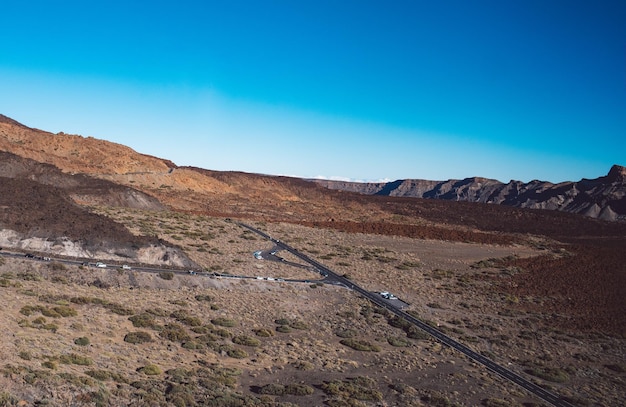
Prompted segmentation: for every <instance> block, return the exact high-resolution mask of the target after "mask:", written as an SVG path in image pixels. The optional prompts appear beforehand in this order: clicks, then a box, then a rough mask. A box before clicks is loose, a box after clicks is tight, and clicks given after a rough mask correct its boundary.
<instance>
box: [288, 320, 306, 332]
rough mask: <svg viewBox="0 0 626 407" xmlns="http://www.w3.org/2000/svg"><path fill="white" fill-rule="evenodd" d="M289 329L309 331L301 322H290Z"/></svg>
mask: <svg viewBox="0 0 626 407" xmlns="http://www.w3.org/2000/svg"><path fill="white" fill-rule="evenodd" d="M289 326H290V327H292V328H293V329H301V330H307V329H309V325H307V324H306V323H305V322H303V321H292V322H291V323H290V324H289Z"/></svg>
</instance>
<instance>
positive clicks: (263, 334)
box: [254, 328, 274, 338]
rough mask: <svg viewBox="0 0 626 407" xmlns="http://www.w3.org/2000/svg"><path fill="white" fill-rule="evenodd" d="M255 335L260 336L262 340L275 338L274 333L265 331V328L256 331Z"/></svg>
mask: <svg viewBox="0 0 626 407" xmlns="http://www.w3.org/2000/svg"><path fill="white" fill-rule="evenodd" d="M254 333H255V334H256V335H257V336H260V337H262V338H269V337H270V336H274V332H272V331H270V330H269V329H265V328H260V329H255V330H254Z"/></svg>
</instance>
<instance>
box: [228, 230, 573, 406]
mask: <svg viewBox="0 0 626 407" xmlns="http://www.w3.org/2000/svg"><path fill="white" fill-rule="evenodd" d="M238 224H239V225H240V226H242V227H244V228H246V229H248V230H250V231H252V232H254V233H257V234H258V235H260V236H262V237H264V238H266V239H268V240H270V241H272V242H273V243H274V244H275V245H276V247H278V248H280V249H282V250H286V251H288V252H290V253H292V254H293V255H294V256H296V257H298V258H299V259H301V260H303V261H305V262H306V263H308V264H310V265H312V266H313V267H314V268H315V270H316V271H317V272H319V273H320V274H321V275H322V276H324V277H325V280H324V281H325V282H329V283H332V284H337V285H341V286H344V287H346V288H348V289H350V290H353V291H356V292H357V293H359V294H360V295H361V296H363V297H364V298H366V299H368V300H370V301H371V302H373V303H374V304H376V305H378V306H380V307H382V308H385V309H387V310H389V311H390V312H392V313H394V314H395V315H397V316H399V317H401V318H404V319H405V320H407V321H408V322H410V323H412V324H414V325H415V326H417V327H418V328H420V329H422V330H423V331H425V332H426V333H428V334H429V335H431V336H433V337H434V338H435V339H437V340H438V341H439V342H441V343H442V344H444V345H447V346H449V347H451V348H453V349H456V350H457V351H459V352H461V353H463V354H464V355H466V356H467V357H469V358H470V359H472V360H473V361H475V362H477V363H480V364H481V365H483V366H485V367H486V368H487V369H489V370H491V371H492V372H494V373H496V374H498V375H500V376H502V377H504V378H505V379H507V380H509V381H511V382H513V383H515V384H517V385H518V386H520V387H522V388H523V389H525V390H527V391H528V392H529V393H532V394H534V395H535V396H537V397H539V398H540V399H542V400H543V401H546V402H548V403H550V404H552V405H553V406H556V407H574V406H573V405H572V404H570V403H568V402H567V401H566V400H564V399H563V398H562V397H560V396H558V395H556V394H554V393H551V392H549V391H547V390H546V389H544V388H543V387H541V386H539V385H537V384H535V383H533V382H531V381H530V380H528V379H525V378H524V377H522V376H521V375H519V374H517V373H515V372H513V371H512V370H509V369H507V368H505V367H504V366H502V365H499V364H497V363H496V362H494V361H492V360H491V359H489V358H487V357H485V356H483V355H481V354H480V353H478V352H475V351H473V350H472V349H470V348H469V347H468V346H466V345H463V344H462V343H460V342H458V341H456V340H454V339H452V338H450V337H449V336H447V335H446V334H444V333H443V332H441V331H439V330H438V329H436V328H433V327H432V326H430V325H428V324H426V323H425V322H423V321H420V320H419V319H417V318H415V317H414V316H412V315H411V314H408V313H406V312H404V311H402V310H401V309H399V308H397V307H394V306H393V305H391V304H389V303H388V302H386V301H384V299H383V298H382V297H381V296H380V295H379V294H375V293H372V292H370V291H367V290H365V289H364V288H362V287H359V286H358V285H356V284H355V283H354V282H353V281H351V280H349V279H347V278H345V277H343V276H341V275H339V274H337V273H335V272H334V271H332V270H331V269H329V268H328V267H326V266H324V265H323V264H321V263H319V262H317V261H316V260H314V259H311V258H310V257H308V256H306V255H305V254H302V253H300V252H299V251H298V250H296V249H294V248H293V247H291V246H289V245H287V244H285V243H283V242H281V241H280V240H278V239H274V238H272V237H271V236H270V235H268V234H266V233H264V232H262V231H260V230H258V229H256V228H254V227H252V226H249V225H246V224H244V223H238Z"/></svg>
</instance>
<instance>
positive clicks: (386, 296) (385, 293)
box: [380, 291, 398, 300]
mask: <svg viewBox="0 0 626 407" xmlns="http://www.w3.org/2000/svg"><path fill="white" fill-rule="evenodd" d="M380 296H381V297H383V298H384V299H386V300H397V299H398V297H396V296H395V295H393V294H391V293H390V292H388V291H382V292H380Z"/></svg>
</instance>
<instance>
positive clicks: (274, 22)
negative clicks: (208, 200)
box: [0, 0, 626, 182]
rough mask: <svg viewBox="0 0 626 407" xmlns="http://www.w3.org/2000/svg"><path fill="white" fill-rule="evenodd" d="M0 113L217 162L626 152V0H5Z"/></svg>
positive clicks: (452, 164) (305, 168)
mask: <svg viewBox="0 0 626 407" xmlns="http://www.w3.org/2000/svg"><path fill="white" fill-rule="evenodd" d="M0 40H1V44H2V48H1V50H0V113H2V114H4V115H6V116H9V117H11V118H13V119H15V120H18V121H20V122H22V123H23V124H25V125H28V126H31V127H37V128H40V129H43V130H48V131H52V132H60V131H63V132H66V133H72V134H81V135H84V136H93V137H96V138H101V139H106V140H110V141H114V142H118V143H122V144H125V145H128V146H130V147H132V148H133V149H135V150H137V151H139V152H142V153H146V154H151V155H156V156H159V157H163V158H168V159H171V160H173V161H174V162H175V163H177V164H178V165H193V166H198V167H202V168H207V169H214V170H238V171H246V172H258V173H264V174H276V175H292V176H299V177H325V178H341V179H351V180H371V181H376V180H385V179H386V180H395V179H403V178H422V179H432V180H447V179H450V178H465V177H471V176H483V177H488V178H495V179H499V180H500V181H504V182H507V181H509V180H511V179H516V180H522V181H530V180H532V179H540V180H547V181H552V182H560V181H565V180H572V181H576V180H579V179H581V178H595V177H598V176H601V175H605V174H606V173H607V172H608V171H609V169H610V167H611V165H612V164H620V165H626V1H624V0H613V1H608V0H594V1H589V0H585V1H579V0H492V1H484V0H475V1H474V0H472V1H469V0H458V1H453V0H437V1H434V0H431V1H421V0H409V1H401V0H396V1H394V0H380V1H367V0H313V1H309V0H298V1H294V0H279V1H277V0H263V1H261V0H259V1H242V0H224V1H211V0H205V1H191V0H176V1H159V0H152V1H127V0H125V1H119V0H107V1H97V0H96V1H75V0H64V1H51V0H50V1H40V0H32V1H7V2H4V3H3V5H2V7H1V8H0Z"/></svg>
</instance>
